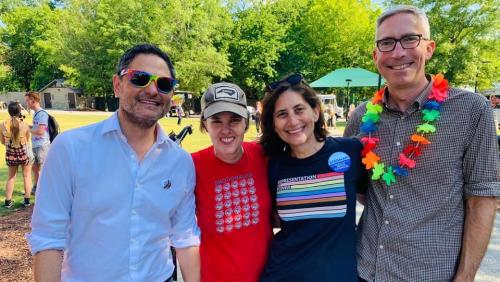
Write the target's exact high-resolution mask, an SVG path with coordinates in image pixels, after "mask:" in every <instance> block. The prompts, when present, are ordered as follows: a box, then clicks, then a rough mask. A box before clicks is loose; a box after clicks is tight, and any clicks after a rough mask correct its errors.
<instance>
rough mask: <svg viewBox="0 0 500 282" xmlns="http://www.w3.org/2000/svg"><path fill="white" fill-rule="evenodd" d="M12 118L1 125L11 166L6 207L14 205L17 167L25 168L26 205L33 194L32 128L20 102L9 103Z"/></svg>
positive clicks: (6, 191)
mask: <svg viewBox="0 0 500 282" xmlns="http://www.w3.org/2000/svg"><path fill="white" fill-rule="evenodd" d="M8 112H9V115H10V118H9V119H7V120H6V121H4V122H3V123H2V124H1V126H0V141H1V142H2V144H4V145H5V161H6V163H7V166H8V168H9V175H8V178H7V183H6V185H5V186H6V187H5V204H4V207H6V208H11V207H12V205H13V202H12V194H13V192H14V183H15V181H16V174H17V168H18V167H19V166H21V167H22V169H23V178H24V204H23V205H24V206H25V207H27V206H29V205H30V195H31V164H32V163H33V153H32V151H31V147H30V144H29V140H30V137H31V136H30V130H29V126H28V124H26V123H25V122H24V121H23V119H24V117H23V116H22V114H21V105H20V104H19V103H18V102H10V103H9V105H8Z"/></svg>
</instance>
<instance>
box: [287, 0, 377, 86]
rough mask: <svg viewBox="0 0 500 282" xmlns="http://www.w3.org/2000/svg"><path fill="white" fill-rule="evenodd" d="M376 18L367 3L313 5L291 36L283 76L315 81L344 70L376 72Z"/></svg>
mask: <svg viewBox="0 0 500 282" xmlns="http://www.w3.org/2000/svg"><path fill="white" fill-rule="evenodd" d="M375 16H376V15H375V12H374V11H372V10H371V4H370V1H366V0H365V1H349V0H315V1H310V5H309V6H308V7H307V9H306V10H305V12H304V13H303V14H302V15H301V16H300V19H299V20H298V21H296V23H295V24H294V26H293V27H292V32H290V33H289V34H288V37H287V40H286V41H287V42H290V46H289V48H288V50H287V52H286V53H283V56H282V60H280V61H282V65H281V67H280V72H281V73H282V74H285V73H288V72H292V71H301V72H302V73H304V74H305V75H306V77H308V78H310V79H311V80H314V79H317V78H319V77H321V76H323V75H325V74H326V73H328V72H330V71H332V70H335V69H337V68H341V67H363V68H370V69H373V63H372V61H371V52H372V50H373V34H374V29H375V28H374V21H375Z"/></svg>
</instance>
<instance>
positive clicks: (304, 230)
mask: <svg viewBox="0 0 500 282" xmlns="http://www.w3.org/2000/svg"><path fill="white" fill-rule="evenodd" d="M261 122H262V136H261V139H260V143H261V144H262V146H263V148H264V151H265V153H266V154H267V155H268V156H269V157H270V160H269V186H270V190H271V195H272V197H273V208H274V212H276V213H277V214H278V216H279V222H280V227H281V230H280V231H279V232H278V233H277V234H275V236H274V238H273V240H272V242H271V248H270V251H269V257H268V260H267V263H266V267H265V270H264V272H263V274H262V276H261V280H260V281H264V282H270V281H301V282H304V281H306V282H307V281H310V282H316V281H322V282H327V281H358V273H357V269H356V268H357V265H356V245H355V243H356V238H355V215H356V213H355V207H356V192H362V191H363V189H365V187H366V186H365V185H366V177H367V175H366V171H365V170H364V168H363V167H362V165H361V150H362V145H361V143H360V142H359V141H358V140H355V139H348V138H332V137H327V136H326V130H325V123H324V117H323V113H322V110H321V106H320V100H319V98H318V97H317V95H316V93H315V92H314V90H313V89H312V88H311V87H310V86H309V85H307V84H306V82H305V81H304V80H303V78H302V75H300V74H293V75H290V76H288V77H286V78H284V79H283V80H280V81H278V82H275V83H272V84H270V85H269V86H268V93H267V95H266V96H265V97H264V100H263V112H262V121H261Z"/></svg>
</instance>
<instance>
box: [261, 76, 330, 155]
mask: <svg viewBox="0 0 500 282" xmlns="http://www.w3.org/2000/svg"><path fill="white" fill-rule="evenodd" d="M285 80H286V78H285V79H283V80H282V81H284V82H283V83H280V85H279V86H278V87H277V88H276V89H274V90H272V91H268V92H267V93H266V95H265V96H264V99H263V100H262V115H261V124H260V126H261V129H262V135H261V137H260V138H259V143H260V144H261V145H262V147H263V148H264V152H265V153H266V155H268V156H277V155H283V154H290V147H289V146H288V144H287V143H285V141H283V140H282V139H281V138H280V136H279V135H278V134H277V133H276V132H275V131H274V108H275V105H276V101H277V100H278V98H279V97H280V95H281V94H283V93H284V92H285V91H287V90H290V91H294V92H296V93H298V94H300V95H301V96H302V98H304V100H305V101H306V102H307V103H308V104H309V106H311V108H313V109H316V108H318V109H319V118H318V120H317V121H316V122H315V123H314V137H315V138H316V140H317V141H320V142H321V141H324V140H325V139H326V136H327V132H326V129H325V119H324V117H323V110H322V109H321V102H320V100H319V98H318V95H317V94H316V91H314V90H313V89H312V88H311V87H310V86H309V85H307V83H305V81H303V80H302V81H300V82H299V83H297V84H293V85H292V84H290V83H288V82H286V81H285Z"/></svg>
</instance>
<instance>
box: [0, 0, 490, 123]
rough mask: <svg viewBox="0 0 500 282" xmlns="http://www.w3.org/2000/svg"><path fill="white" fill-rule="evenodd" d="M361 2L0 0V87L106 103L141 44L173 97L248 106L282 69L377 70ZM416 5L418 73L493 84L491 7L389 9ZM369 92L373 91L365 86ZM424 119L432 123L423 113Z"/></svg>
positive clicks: (369, 9) (447, 2) (372, 8)
mask: <svg viewBox="0 0 500 282" xmlns="http://www.w3.org/2000/svg"><path fill="white" fill-rule="evenodd" d="M371 2H372V1H370V0H359V1H352V0H273V1H268V0H238V1H234V0H230V1H226V0H140V1H137V0H29V1H27V0H1V1H0V40H1V42H0V83H1V85H2V87H3V88H6V90H27V89H39V88H41V87H42V86H43V85H45V84H46V83H48V82H50V81H52V80H53V79H55V78H61V77H64V78H65V79H67V80H69V84H72V85H73V86H79V87H82V88H84V93H85V94H86V95H91V96H111V95H112V94H113V91H112V87H111V76H112V75H113V74H114V72H115V70H114V68H115V65H116V63H117V60H118V58H119V57H120V56H121V54H123V52H124V51H125V50H126V49H128V48H130V47H131V46H132V45H134V44H137V43H142V42H149V43H154V44H156V45H159V46H160V47H161V48H162V49H163V50H165V51H167V52H168V53H169V54H170V55H171V57H172V60H173V61H174V64H175V67H176V69H177V76H178V79H179V80H180V88H181V89H182V90H190V91H193V92H195V94H196V95H199V94H200V93H202V91H203V90H205V89H206V87H208V85H209V84H211V83H213V82H216V81H220V80H227V81H232V82H234V83H237V84H239V85H240V86H242V87H243V89H244V90H245V91H246V92H247V94H249V98H250V99H252V98H259V97H262V95H263V94H264V93H263V88H264V86H265V85H266V84H267V83H269V82H271V81H274V80H277V79H279V78H280V77H282V76H284V75H287V74H290V73H292V72H301V73H303V74H304V75H305V77H306V79H307V80H308V81H312V80H315V79H317V78H319V77H321V76H322V75H324V74H326V73H328V72H330V71H332V70H334V69H337V68H340V67H363V68H367V69H370V70H375V66H374V64H373V61H372V51H373V48H374V46H373V45H374V44H373V40H374V33H375V21H376V18H377V16H378V15H379V14H380V12H381V11H380V10H379V9H378V8H377V6H376V5H375V4H372V3H371ZM402 2H404V3H409V4H413V5H416V6H419V7H422V8H424V9H425V10H426V11H427V12H428V16H429V19H430V22H431V30H432V36H431V38H432V39H433V40H435V41H436V44H437V49H436V51H435V53H434V56H433V58H432V59H431V60H430V61H429V62H428V68H427V72H428V73H438V72H442V73H444V74H445V76H446V78H447V79H448V80H449V81H450V83H451V84H454V85H469V86H474V84H475V83H476V82H477V84H478V88H479V89H485V88H489V87H491V83H492V82H495V81H498V80H500V72H498V69H499V68H500V61H499V60H498V54H499V53H500V41H499V40H500V39H499V37H498V30H499V28H500V17H499V16H498V14H499V9H500V8H499V7H500V6H499V5H498V0H486V1H472V0H457V1H451V0H444V1H435V0H415V1H406V0H405V1H401V0H400V1H389V4H394V3H402ZM369 92H370V93H371V92H372V89H370V90H369ZM424 118H425V119H426V121H430V122H432V121H434V120H436V119H438V118H439V116H438V115H436V114H434V113H431V112H430V113H428V114H425V116H424Z"/></svg>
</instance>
